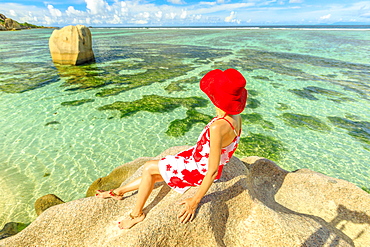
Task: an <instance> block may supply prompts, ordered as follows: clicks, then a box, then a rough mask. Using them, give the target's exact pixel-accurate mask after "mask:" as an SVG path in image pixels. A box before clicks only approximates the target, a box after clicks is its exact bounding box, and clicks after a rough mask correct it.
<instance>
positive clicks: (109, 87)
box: [0, 29, 370, 227]
mask: <svg viewBox="0 0 370 247" xmlns="http://www.w3.org/2000/svg"><path fill="white" fill-rule="evenodd" d="M91 31H92V34H93V48H94V53H95V56H96V63H94V64H91V65H86V66H78V67H69V66H56V65H54V64H53V63H52V61H51V57H50V54H49V50H48V39H49V37H50V35H51V32H52V30H23V31H20V32H0V37H1V40H2V41H3V42H1V43H0V101H1V106H0V169H1V171H2V172H1V175H0V177H1V179H0V227H2V226H3V225H4V224H5V223H6V222H10V221H17V222H24V223H27V222H31V221H32V220H33V219H34V218H35V217H36V214H35V213H34V209H33V204H34V202H35V200H36V199H37V198H39V197H41V196H43V195H46V194H49V193H53V194H56V195H58V196H59V197H60V198H62V199H63V200H64V201H70V200H74V199H78V198H82V197H84V195H85V192H86V190H87V188H88V187H89V185H90V184H91V183H92V182H93V181H94V180H96V179H97V178H99V177H102V176H105V175H107V174H108V173H110V171H112V169H113V168H115V167H116V166H119V165H121V164H123V163H125V162H129V161H132V160H133V159H135V158H138V157H142V156H156V155H158V154H159V153H160V152H162V151H163V150H165V149H166V148H169V147H171V146H176V145H191V144H194V142H195V141H196V138H197V136H198V134H199V132H200V131H201V130H202V128H203V126H204V122H206V121H208V118H209V116H212V115H213V114H214V109H213V107H212V105H211V104H210V103H209V102H208V100H207V99H206V97H205V96H204V95H203V93H202V92H201V91H200V90H199V89H198V81H199V79H200V78H201V76H202V75H204V73H205V72H207V71H209V70H210V69H213V68H221V69H226V68H228V67H234V68H237V69H238V70H240V71H241V72H242V73H243V74H244V76H245V77H246V78H247V80H248V85H247V88H248V90H249V92H250V95H249V99H248V107H247V108H246V109H245V111H244V113H243V117H244V119H245V121H244V124H243V129H244V132H243V134H242V141H244V142H243V143H242V144H241V149H240V151H239V153H238V154H237V155H238V156H239V157H243V156H250V155H265V156H267V157H269V158H271V159H273V160H275V161H276V162H277V163H278V164H279V165H280V166H281V167H283V168H284V169H286V170H290V171H292V170H296V169H300V168H309V169H312V170H315V171H318V172H322V173H324V174H327V175H329V176H333V177H336V178H342V179H346V180H348V181H351V182H353V183H355V184H356V185H358V186H360V187H366V188H369V187H370V172H369V170H370V169H369V168H370V162H369V158H370V113H369V106H370V101H369V99H370V64H369V62H368V58H369V57H370V46H369V44H370V35H369V31H368V30H323V29H318V30H298V29H285V30H283V29H279V30H276V29H91ZM147 95H154V96H147ZM123 102H126V103H123ZM130 102H131V103H130ZM207 102H208V103H207ZM153 109H154V110H153ZM242 146H243V147H242Z"/></svg>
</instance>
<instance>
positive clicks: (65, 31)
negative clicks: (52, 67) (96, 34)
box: [49, 25, 95, 65]
mask: <svg viewBox="0 0 370 247" xmlns="http://www.w3.org/2000/svg"><path fill="white" fill-rule="evenodd" d="M49 49H50V54H51V57H52V59H53V62H54V63H58V64H66V65H79V64H83V63H87V62H92V61H94V60H95V57H94V52H93V50H92V38H91V32H90V29H89V28H87V27H86V26H83V25H77V26H72V25H70V26H66V27H63V28H62V29H60V30H54V31H53V33H52V35H51V36H50V39H49Z"/></svg>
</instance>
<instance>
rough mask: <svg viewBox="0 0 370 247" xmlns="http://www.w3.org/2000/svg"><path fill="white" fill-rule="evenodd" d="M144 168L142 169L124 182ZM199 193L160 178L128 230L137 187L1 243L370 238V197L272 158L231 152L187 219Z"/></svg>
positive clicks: (45, 219) (53, 214)
mask: <svg viewBox="0 0 370 247" xmlns="http://www.w3.org/2000/svg"><path fill="white" fill-rule="evenodd" d="M177 151H179V150H177ZM177 151H176V152H177ZM174 153H175V150H174ZM131 165H132V164H131ZM141 172H142V167H141V168H139V170H138V171H136V172H135V173H134V174H133V175H132V176H131V177H129V178H128V179H127V180H126V181H125V182H124V183H127V182H129V181H131V180H132V179H135V178H137V177H138V176H140V175H141ZM334 181H335V182H334ZM196 191H197V188H191V189H190V190H188V191H187V192H185V193H184V194H179V193H177V192H175V191H173V190H171V189H170V188H169V187H168V186H167V185H165V184H163V183H157V184H156V186H155V188H154V190H153V193H152V194H151V195H150V197H149V199H148V201H147V203H146V205H145V208H144V212H145V213H146V214H147V217H146V219H145V220H144V221H143V222H141V223H139V224H137V225H136V226H134V227H133V228H131V229H129V230H120V229H119V228H118V227H117V222H118V221H120V220H121V219H122V218H123V217H126V216H127V215H128V214H129V213H130V211H131V209H132V207H133V205H134V203H135V201H136V197H137V193H136V192H132V193H129V194H127V195H126V196H125V198H124V200H122V201H116V200H113V199H99V198H95V197H88V198H84V199H79V200H75V201H71V202H67V203H63V204H60V205H56V206H53V207H51V208H49V209H47V210H46V211H45V212H43V213H42V214H41V215H40V216H39V217H38V218H37V219H36V220H35V221H34V222H33V223H32V224H31V225H30V226H28V227H27V228H26V229H25V230H23V231H22V232H20V233H18V234H17V235H15V236H12V237H10V238H7V239H4V240H2V241H0V246H99V247H100V246H128V247H129V246H212V247H213V246H263V247H268V246H299V247H302V246H307V247H309V246H367V244H368V243H369V242H370V227H369V226H370V208H369V207H368V205H370V195H369V194H368V193H366V192H365V191H363V190H361V189H360V188H358V187H356V186H354V185H353V184H351V183H349V182H346V181H343V180H340V179H334V178H330V177H327V176H324V175H322V174H319V173H316V172H313V171H309V170H301V171H297V172H287V171H285V170H283V169H281V168H280V167H278V166H277V165H276V164H275V163H273V162H272V161H270V160H267V159H263V158H258V157H249V158H246V159H243V161H241V160H239V159H237V158H235V157H232V159H231V160H230V163H229V164H228V165H227V166H225V168H224V171H223V174H222V177H221V179H220V180H219V181H218V182H216V183H214V184H213V185H212V186H211V187H210V189H209V191H208V193H207V194H206V196H205V197H204V198H203V199H202V200H201V203H200V205H199V207H198V210H197V214H196V218H195V220H194V221H193V222H191V223H188V224H181V223H179V222H178V220H177V218H176V216H177V214H178V212H179V211H180V210H181V209H182V207H183V206H182V205H179V202H181V201H182V200H184V199H185V198H189V197H191V196H194V194H195V193H196Z"/></svg>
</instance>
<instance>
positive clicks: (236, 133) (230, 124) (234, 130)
mask: <svg viewBox="0 0 370 247" xmlns="http://www.w3.org/2000/svg"><path fill="white" fill-rule="evenodd" d="M225 116H226V115H225ZM225 116H223V117H220V118H217V119H223V120H225V121H226V122H228V123H229V125H230V127H231V128H232V129H233V131H234V133H235V135H236V136H239V135H238V133H236V130H235V128H234V126H233V125H232V124H231V123H230V121H229V120H227V119H226V118H225Z"/></svg>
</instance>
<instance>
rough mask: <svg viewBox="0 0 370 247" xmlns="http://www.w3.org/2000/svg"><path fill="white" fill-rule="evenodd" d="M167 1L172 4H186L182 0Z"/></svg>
mask: <svg viewBox="0 0 370 247" xmlns="http://www.w3.org/2000/svg"><path fill="white" fill-rule="evenodd" d="M167 2H169V3H173V4H186V3H185V2H184V1H183V0H167Z"/></svg>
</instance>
